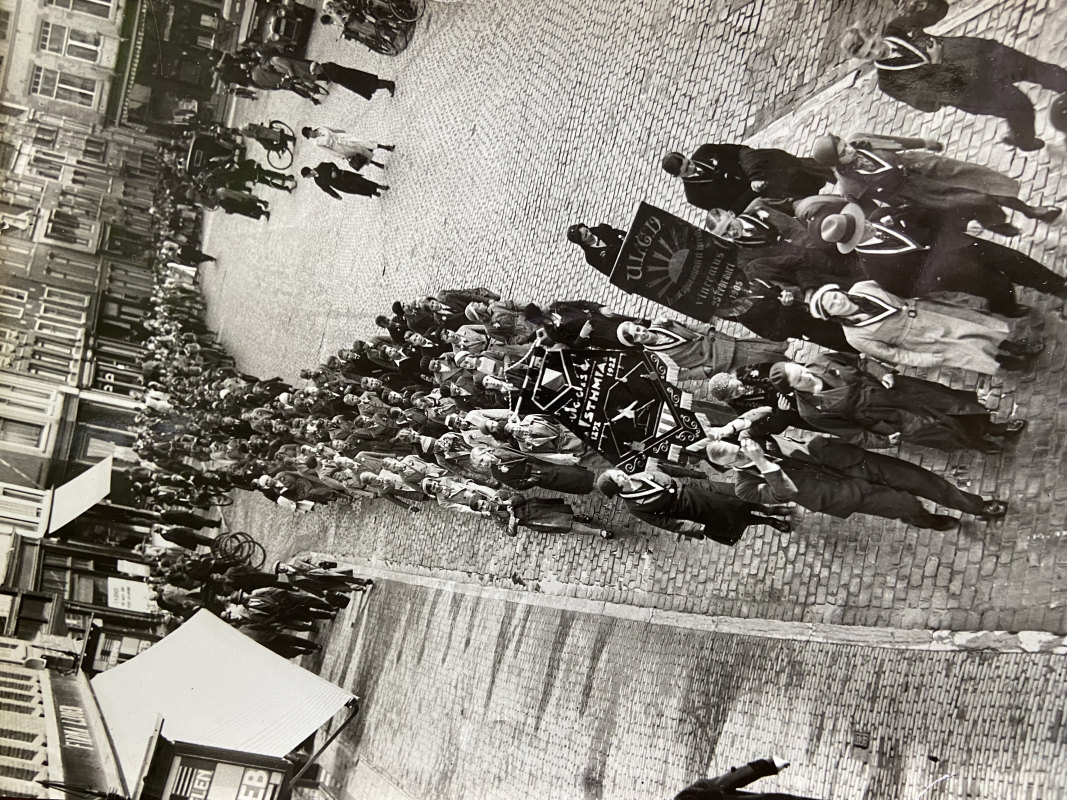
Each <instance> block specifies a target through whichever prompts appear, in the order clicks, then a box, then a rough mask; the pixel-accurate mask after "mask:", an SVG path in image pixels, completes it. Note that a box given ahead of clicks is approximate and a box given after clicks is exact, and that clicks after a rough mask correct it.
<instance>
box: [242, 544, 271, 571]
mask: <svg viewBox="0 0 1067 800" xmlns="http://www.w3.org/2000/svg"><path fill="white" fill-rule="evenodd" d="M266 560H267V550H266V548H264V547H263V545H261V544H260V543H259V542H252V551H251V552H250V553H249V555H248V557H247V558H246V559H245V563H246V564H248V566H250V567H252V569H259V568H260V567H262V566H263V562H265V561H266Z"/></svg>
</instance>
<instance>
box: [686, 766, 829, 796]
mask: <svg viewBox="0 0 1067 800" xmlns="http://www.w3.org/2000/svg"><path fill="white" fill-rule="evenodd" d="M788 766H789V762H788V761H786V760H785V759H783V758H778V757H777V756H775V757H773V758H761V759H759V760H757V761H750V762H749V763H747V764H745V765H744V766H743V767H734V768H733V769H731V770H730V771H729V772H727V773H726V774H725V775H720V776H718V777H717V778H701V779H700V780H698V781H696V782H695V783H691V784H690V785H689V786H687V787H685V788H684V789H682V791H680V792H678V794H676V795H675V796H674V800H730V798H744V800H815V798H813V797H800V796H799V795H795V794H785V793H783V792H746V791H742V790H741V787H742V786H748V785H749V784H750V783H752V782H753V781H757V780H759V779H760V778H768V777H770V776H771V775H777V774H778V773H779V772H781V771H782V770H783V769H785V768H786V767H788Z"/></svg>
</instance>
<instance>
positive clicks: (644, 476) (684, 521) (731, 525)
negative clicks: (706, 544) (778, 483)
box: [596, 464, 792, 546]
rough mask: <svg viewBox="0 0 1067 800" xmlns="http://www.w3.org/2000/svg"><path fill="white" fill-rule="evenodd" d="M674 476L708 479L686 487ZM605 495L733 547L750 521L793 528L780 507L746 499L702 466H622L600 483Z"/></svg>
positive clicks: (644, 515) (649, 517) (664, 524)
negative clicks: (633, 468) (626, 468)
mask: <svg viewBox="0 0 1067 800" xmlns="http://www.w3.org/2000/svg"><path fill="white" fill-rule="evenodd" d="M671 475H678V476H684V477H699V478H703V479H704V481H705V483H704V484H703V485H699V486H698V485H686V484H681V483H679V482H678V481H676V480H674V478H672V477H671ZM596 487H597V489H599V490H600V493H601V494H603V495H604V496H605V497H616V496H617V497H619V498H621V499H622V501H623V502H624V503H625V504H626V509H627V510H628V511H629V512H630V513H631V514H633V515H634V516H635V517H637V518H638V519H640V520H641V521H642V522H647V523H648V524H649V525H652V526H653V527H656V528H662V529H664V530H668V531H674V532H675V533H680V534H681V535H683V536H687V537H690V538H693V539H711V540H713V541H716V542H718V543H719V544H725V545H728V546H733V545H735V544H737V543H738V542H739V541H740V540H741V535H742V534H743V533H744V532H745V529H746V528H748V527H749V526H750V525H770V526H771V527H772V528H774V529H775V530H778V531H783V532H787V531H790V530H792V526H791V524H790V521H789V519H788V517H787V516H784V515H782V514H781V512H780V511H779V510H778V509H774V508H770V507H768V505H770V504H768V505H764V504H762V503H751V502H747V501H745V500H741V499H740V498H738V497H737V495H736V494H734V492H733V490H732V488H731V487H730V486H728V485H726V484H718V483H713V482H710V481H708V480H707V475H705V474H704V473H703V472H700V471H699V470H690V469H684V468H681V467H676V466H672V465H668V464H660V467H659V469H658V470H655V471H653V470H645V471H644V472H637V473H635V474H633V475H628V474H626V473H625V472H623V471H622V470H621V469H609V470H606V471H605V472H603V473H602V474H601V475H600V477H599V478H597V482H596Z"/></svg>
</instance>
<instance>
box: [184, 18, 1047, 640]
mask: <svg viewBox="0 0 1067 800" xmlns="http://www.w3.org/2000/svg"><path fill="white" fill-rule="evenodd" d="M430 5H431V6H432V8H431V9H430V11H429V13H428V15H427V18H426V20H425V21H424V23H422V24H421V28H420V30H419V32H418V35H417V37H416V39H415V42H414V43H413V45H412V46H411V48H410V49H409V51H408V52H406V53H405V54H403V55H402V56H401V57H399V58H396V59H387V58H383V57H378V56H374V55H371V54H366V53H363V52H362V51H361V50H360V49H359V48H358V47H357V46H355V45H351V44H348V43H335V42H332V41H327V40H326V38H325V34H324V33H323V32H321V31H316V33H315V34H314V36H313V40H312V46H311V52H312V53H313V54H314V56H315V57H316V58H319V59H321V60H330V59H333V60H336V61H338V62H341V63H346V64H355V65H357V66H363V67H365V68H369V69H372V70H375V71H378V72H380V73H381V74H382V75H383V76H388V77H393V76H395V77H396V79H397V82H398V85H399V93H398V96H397V98H396V99H394V100H389V99H386V98H381V99H375V100H373V101H372V102H370V103H366V102H364V101H362V100H359V99H352V96H351V95H349V96H344V95H343V92H344V90H342V89H337V90H335V91H334V93H333V95H331V97H329V98H328V99H327V101H326V102H325V103H324V104H323V105H322V106H320V107H318V108H310V107H307V105H306V104H304V103H303V101H300V100H298V99H296V98H295V97H294V96H292V95H290V96H286V97H282V96H271V97H265V98H264V99H262V100H260V101H257V102H256V103H242V104H241V105H240V107H239V109H238V114H237V118H238V121H239V122H243V121H246V120H253V119H254V120H266V119H271V118H276V117H277V118H282V119H285V120H287V121H289V122H290V123H291V124H292V125H293V126H294V127H297V128H298V127H299V126H300V125H302V124H313V123H325V124H329V125H333V126H335V127H345V128H348V129H352V130H358V131H361V132H364V133H366V135H367V136H368V137H371V138H378V139H379V140H381V141H383V142H386V143H395V144H396V145H397V150H396V152H395V154H393V156H392V158H391V159H390V161H389V166H388V169H387V170H386V173H385V174H386V176H387V178H385V180H386V181H387V182H388V183H389V184H390V185H392V187H393V188H392V189H391V190H390V191H389V192H388V193H387V194H386V196H385V197H384V198H383V199H382V200H380V201H369V200H363V199H352V200H347V201H344V202H338V201H334V200H332V199H330V198H328V197H326V196H325V195H323V194H322V193H320V192H319V191H318V190H317V189H316V188H315V187H314V186H310V185H302V186H301V187H300V188H299V189H298V190H297V191H296V192H295V193H294V194H293V195H291V196H285V195H282V194H281V193H278V192H271V193H270V197H271V200H272V204H273V218H272V219H271V221H270V223H269V224H268V223H256V222H252V221H249V220H245V219H241V218H233V217H230V218H213V219H212V220H211V222H210V224H209V233H208V237H207V242H208V249H209V250H211V251H213V252H216V253H217V254H219V255H220V263H219V265H218V267H216V268H214V269H212V270H211V271H210V274H209V275H208V277H207V278H206V281H205V283H206V286H207V290H208V294H209V299H210V313H211V317H212V320H213V322H214V323H215V324H216V326H217V327H218V328H219V329H220V330H221V332H222V334H223V339H224V340H225V341H226V343H227V345H228V346H230V347H231V348H232V349H233V350H234V352H235V353H236V354H237V356H238V359H239V362H240V364H241V365H242V367H244V368H245V369H247V370H249V371H252V372H255V373H257V374H260V375H264V376H269V375H274V374H281V375H284V376H286V377H289V378H294V377H295V376H296V374H297V371H298V369H299V368H300V367H303V366H308V365H311V364H313V363H317V362H318V361H319V360H321V359H322V358H323V357H324V356H325V355H326V354H328V353H329V352H331V351H333V350H335V349H336V348H337V347H339V346H342V345H344V344H346V343H347V342H349V341H350V340H351V339H352V338H353V337H354V336H356V335H366V334H369V333H371V330H372V325H371V320H372V318H373V316H374V315H375V314H377V313H379V312H380V311H383V310H384V309H386V308H387V307H388V305H389V303H390V302H391V301H392V300H393V299H395V298H396V297H408V296H412V295H414V294H416V293H419V292H422V291H425V290H427V289H433V288H440V287H444V286H454V285H469V284H480V285H487V286H491V287H494V288H496V289H497V290H498V291H500V292H501V293H502V294H505V295H511V296H515V297H517V298H520V299H530V300H537V301H547V300H550V299H553V298H566V297H587V298H596V299H600V300H602V301H604V302H608V303H609V304H612V305H616V306H618V307H621V308H625V309H628V310H631V311H637V312H642V313H645V312H650V313H657V312H658V309H653V308H649V305H648V304H647V303H644V302H643V301H641V300H639V299H635V298H631V297H625V296H621V295H620V293H619V292H618V291H617V290H615V289H614V288H613V287H611V286H609V285H608V283H607V281H606V279H604V277H603V276H601V275H600V274H599V273H596V272H595V271H594V270H591V269H589V268H587V267H585V265H584V264H581V263H580V259H579V258H577V257H576V255H575V253H576V250H575V249H574V248H573V246H571V245H568V244H567V243H566V242H565V241H564V240H563V230H564V229H565V227H566V226H567V224H569V223H571V222H574V221H578V220H585V221H587V222H590V223H595V222H600V221H602V220H605V221H610V222H614V223H617V224H619V225H620V226H625V224H626V221H627V220H628V218H629V214H630V213H631V210H632V209H633V207H634V205H635V203H636V202H637V201H638V200H640V199H648V200H649V201H650V202H653V203H656V204H658V205H661V206H662V207H664V208H667V209H670V210H673V211H675V212H676V213H679V214H680V215H682V216H685V217H687V218H689V219H692V220H694V221H696V220H697V219H698V215H697V214H696V213H694V211H693V210H691V209H687V208H686V207H685V205H684V203H683V202H682V200H681V196H680V192H679V191H678V190H677V189H676V187H675V186H674V185H673V184H672V182H671V180H670V179H669V178H667V177H666V176H665V175H664V174H663V173H662V172H661V171H660V170H659V167H658V160H659V156H660V155H661V154H662V153H663V152H664V151H665V150H667V149H672V148H675V147H677V148H680V149H688V148H692V147H694V146H695V145H697V144H699V143H700V142H702V141H732V140H737V139H740V138H741V137H745V136H750V135H754V136H755V137H756V138H757V140H761V141H771V142H775V143H781V144H783V145H786V146H788V147H790V148H792V149H793V150H794V151H801V152H802V151H804V150H805V149H806V147H807V143H808V142H809V141H810V139H811V137H812V136H813V135H814V134H815V133H818V132H822V131H823V130H825V129H833V130H838V131H839V132H843V133H848V132H852V131H857V130H879V129H880V130H886V131H889V132H895V133H902V134H916V133H920V132H929V133H932V134H936V135H938V136H940V137H941V138H942V139H943V140H944V141H945V142H946V144H947V148H946V149H947V153H948V154H949V155H953V156H960V157H967V158H972V159H974V160H976V161H979V162H982V163H988V164H990V165H993V166H996V167H998V168H1000V169H1002V170H1004V171H1006V172H1008V173H1009V174H1011V175H1013V176H1016V177H1020V178H1022V179H1023V180H1024V181H1026V182H1028V183H1029V184H1030V185H1031V195H1030V196H1031V198H1032V202H1035V203H1038V202H1041V203H1051V202H1055V203H1059V204H1062V203H1063V202H1064V200H1065V199H1067V183H1065V182H1064V178H1063V170H1062V165H1063V159H1064V155H1065V148H1064V143H1063V141H1062V137H1060V138H1057V137H1056V136H1054V135H1053V134H1054V132H1053V131H1051V130H1050V129H1049V128H1048V125H1047V123H1046V121H1045V119H1044V111H1045V109H1046V108H1047V104H1048V102H1049V99H1050V98H1049V96H1048V93H1043V92H1038V91H1036V89H1033V88H1031V91H1030V93H1031V95H1032V96H1033V97H1034V98H1035V99H1036V100H1037V101H1038V103H1039V133H1040V134H1041V135H1043V136H1044V137H1045V138H1046V139H1048V141H1049V142H1050V144H1049V147H1048V148H1047V149H1046V150H1044V151H1042V152H1040V153H1036V154H1024V153H1017V152H1014V151H1012V150H1010V149H1008V148H1006V147H1004V146H1003V145H1000V144H997V141H998V139H999V137H1000V135H1001V134H1002V133H1003V131H1001V130H999V129H998V126H997V123H996V121H995V120H993V119H991V118H984V117H983V118H975V117H968V116H965V115H961V114H956V113H952V112H942V113H939V114H937V115H927V116H920V115H917V114H915V113H913V112H911V111H910V110H909V109H907V108H906V107H905V106H902V105H899V104H896V103H893V102H892V101H888V100H884V99H882V98H880V97H879V96H877V95H874V94H870V93H868V92H865V91H863V90H862V88H860V87H851V86H846V85H844V84H842V83H835V81H838V79H840V78H842V77H843V76H846V74H847V73H846V70H845V69H844V66H843V65H841V64H840V63H839V59H838V57H837V56H836V53H835V48H834V39H835V38H836V36H835V34H836V31H837V30H839V29H840V28H841V27H842V26H843V25H844V24H845V23H847V22H848V21H849V20H850V19H851V18H852V17H853V16H855V15H856V9H857V8H862V9H867V8H868V4H866V3H854V4H849V3H843V2H834V3H830V2H818V3H804V2H789V0H766V2H751V3H742V2H729V3H725V2H720V3H699V4H697V3H692V2H689V3H668V2H636V1H634V0H631V1H630V2H607V1H606V0H586V2H583V3H563V2H557V1H553V2H544V3H492V2H477V3H474V4H463V5H447V6H441V5H437V4H434V3H431V4H430ZM886 7H887V4H886V3H879V4H870V9H871V10H870V14H871V15H872V16H878V15H880V14H884V13H885V10H886ZM942 27H943V28H944V29H945V30H947V31H952V32H955V33H958V32H967V33H979V34H982V35H992V36H996V37H997V38H1001V39H1003V40H1005V41H1009V42H1012V43H1014V44H1016V45H1017V46H1018V47H1020V48H1021V49H1024V50H1026V51H1027V52H1030V53H1033V54H1036V55H1040V56H1042V57H1044V58H1046V59H1048V60H1053V61H1058V62H1060V63H1067V52H1065V43H1067V30H1065V29H1067V12H1065V11H1064V7H1063V4H1062V2H1057V0H1036V1H1034V2H1024V1H1023V0H1005V1H1003V2H995V3H993V2H983V0H973V2H966V1H965V2H960V3H957V4H955V5H954V10H953V12H952V14H951V16H950V19H949V20H946V23H945V24H944V25H943V26H942ZM812 43H816V45H815V46H812ZM813 90H818V93H817V94H815V95H811V94H810V93H811V92H812V91H813ZM807 97H813V98H814V99H812V100H810V101H804V98H807ZM802 101H804V102H802ZM775 118H777V119H775ZM318 160H319V157H318V154H317V153H314V152H312V150H311V148H310V147H308V146H306V145H305V146H302V147H300V148H299V151H298V153H297V164H296V166H297V167H299V166H301V165H303V164H310V163H316V162H317V161H318ZM1023 228H1024V231H1025V233H1024V236H1023V237H1021V238H1020V239H1019V240H1018V241H1017V242H1015V243H1014V244H1015V246H1018V247H1021V248H1023V249H1027V250H1029V251H1030V252H1032V253H1033V254H1034V255H1035V256H1037V257H1039V258H1040V259H1041V260H1043V261H1044V262H1045V263H1047V264H1049V265H1050V266H1052V267H1053V268H1055V269H1057V270H1060V271H1062V270H1063V269H1065V266H1064V257H1065V256H1067V244H1065V243H1064V241H1063V230H1064V224H1063V223H1059V224H1057V225H1055V226H1045V225H1040V226H1034V225H1033V224H1031V223H1027V224H1024V225H1023ZM1024 300H1025V302H1027V303H1030V304H1032V305H1033V306H1034V307H1035V316H1040V315H1044V316H1045V317H1047V318H1048V319H1049V321H1048V323H1047V327H1046V329H1045V334H1046V335H1047V336H1048V343H1049V347H1048V350H1047V352H1046V353H1045V354H1044V355H1043V356H1042V358H1041V359H1040V361H1039V364H1038V369H1037V370H1036V371H1035V372H1034V373H1032V374H1030V375H1024V376H1021V377H1018V378H1014V377H1013V378H1011V379H1009V380H1008V381H1007V382H1005V383H1003V384H1001V383H1000V382H999V381H998V382H996V383H990V382H988V381H985V382H983V384H982V388H983V391H986V392H988V393H989V396H990V403H991V405H992V406H994V407H996V408H997V409H998V411H999V412H1000V413H1001V414H1002V415H1003V416H1006V415H1008V414H1009V413H1018V414H1020V415H1022V416H1024V417H1027V418H1029V419H1030V420H1031V421H1032V424H1031V427H1030V430H1029V431H1028V432H1027V433H1026V434H1025V435H1024V437H1023V438H1022V441H1021V443H1020V444H1019V446H1018V448H1017V449H1016V450H1015V451H1014V452H1012V453H1007V454H1004V455H1001V456H992V457H989V456H977V455H972V454H956V455H951V456H944V455H938V454H934V453H932V452H929V451H927V452H920V451H917V450H908V451H905V452H904V455H905V456H906V457H907V458H909V459H911V460H914V461H918V462H921V463H923V464H924V465H925V466H928V467H930V468H932V469H935V470H937V471H940V472H943V473H944V474H945V475H947V476H948V477H950V478H953V479H955V480H957V481H959V482H960V483H961V484H963V485H964V486H965V487H966V488H969V489H971V490H972V491H980V492H983V493H996V494H997V495H998V496H1001V497H1005V498H1009V499H1010V500H1011V504H1012V509H1011V512H1010V514H1009V516H1008V517H1007V519H1006V520H1004V521H1003V522H1002V523H999V524H996V525H985V524H981V523H975V522H974V521H973V520H967V521H965V522H964V525H963V527H962V529H961V531H960V532H958V533H949V534H944V533H938V532H932V531H918V530H915V529H912V528H907V527H905V526H903V525H901V524H899V523H893V522H885V521H881V520H874V519H871V518H859V517H857V518H854V519H853V520H850V521H847V522H842V521H838V520H833V519H830V518H827V517H821V516H819V515H813V514H802V515H801V516H800V517H799V518H798V520H799V521H798V524H797V526H796V530H795V531H794V532H793V533H791V534H779V533H774V532H768V531H764V530H763V529H760V530H759V531H754V532H750V533H749V535H748V536H747V537H746V539H745V540H744V541H743V542H742V543H741V544H739V545H738V546H737V547H735V548H733V549H729V548H725V547H722V546H720V545H717V544H714V543H711V542H700V543H692V542H688V541H682V542H675V541H674V540H673V537H672V536H670V535H668V534H665V533H653V532H651V531H650V530H649V529H648V528H647V527H644V526H641V525H636V526H635V525H632V524H631V523H630V522H629V521H627V520H626V519H625V518H624V517H622V516H620V515H619V514H618V513H617V509H615V507H614V506H613V505H611V504H609V505H607V506H604V507H599V506H597V505H594V504H591V501H583V510H587V511H591V512H593V513H596V514H598V515H599V516H601V518H603V519H604V520H605V521H608V522H609V523H610V524H612V525H613V526H614V527H618V528H620V529H622V530H623V535H621V536H620V537H619V538H618V539H616V540H614V541H611V542H605V541H600V540H597V541H589V540H588V539H583V538H580V537H552V536H547V535H540V534H531V533H525V534H523V535H522V536H520V537H518V538H517V539H508V538H506V537H502V536H501V535H500V534H499V533H498V532H497V531H496V530H495V529H491V528H489V527H487V526H484V525H482V524H479V523H476V522H474V523H472V522H471V521H469V520H466V519H459V518H457V517H455V516H451V515H447V514H444V513H438V512H437V511H436V509H428V510H426V511H424V512H423V513H422V514H420V515H418V516H417V517H412V516H410V515H406V514H404V513H402V512H398V511H396V510H395V509H394V508H393V507H392V506H390V505H387V504H358V503H357V504H355V505H351V506H349V505H338V506H336V507H332V508H328V509H325V510H322V511H315V512H314V513H312V514H309V515H307V516H304V517H295V516H292V515H290V514H289V513H288V512H284V511H280V510H278V509H277V508H276V507H274V506H271V505H270V504H268V503H266V502H265V501H264V500H262V499H261V498H258V497H246V498H242V499H241V500H240V501H239V502H238V504H237V506H236V507H235V508H234V509H233V511H232V512H230V513H229V514H228V516H229V517H230V518H231V521H232V522H233V523H234V524H235V525H238V526H240V527H244V528H247V529H248V530H251V531H254V532H256V533H257V534H260V535H264V536H266V537H267V538H270V539H271V546H272V549H273V550H275V551H276V552H278V553H282V552H288V551H291V550H293V549H295V548H315V549H321V550H330V551H332V552H336V553H339V554H342V555H344V556H346V557H349V558H351V559H352V560H355V561H360V562H363V563H373V564H379V565H386V566H388V567H390V568H391V569H395V570H398V571H402V572H405V571H406V572H413V573H420V574H427V575H438V576H442V577H448V578H455V579H458V580H464V581H468V582H473V583H482V584H487V585H495V586H509V587H515V588H525V589H529V590H531V591H540V592H543V593H548V594H558V595H570V596H577V597H589V598H594V599H603V600H611V601H614V602H621V603H629V604H634V605H641V606H652V607H656V608H663V609H672V610H678V611H689V612H696V613H703V614H720V615H725V616H735V617H752V618H764V619H780V620H804V621H826V622H837V623H844V624H863V625H883V626H893V627H898V628H950V629H957V630H964V629H989V630H994V629H1009V630H1025V629H1033V630H1047V631H1055V632H1064V631H1067V582H1065V580H1064V574H1065V572H1067V504H1065V503H1064V500H1065V499H1067V484H1065V480H1064V477H1063V473H1064V471H1063V469H1062V465H1063V463H1064V431H1067V394H1065V393H1064V391H1063V374H1064V370H1063V367H1064V362H1065V358H1067V356H1065V353H1067V348H1065V347H1064V341H1065V340H1064V327H1063V324H1062V323H1061V322H1060V321H1059V320H1058V318H1057V317H1056V315H1055V314H1051V315H1048V314H1047V313H1045V312H1048V311H1049V310H1050V303H1049V302H1048V300H1047V299H1046V298H1043V297H1038V296H1036V295H1034V294H1033V293H1032V292H1025V293H1024ZM942 377H944V378H946V379H951V380H958V379H960V378H961V376H959V375H945V376H942ZM970 377H971V379H972V380H973V376H970ZM627 526H628V527H627Z"/></svg>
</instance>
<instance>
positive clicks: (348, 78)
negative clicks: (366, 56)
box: [321, 61, 388, 100]
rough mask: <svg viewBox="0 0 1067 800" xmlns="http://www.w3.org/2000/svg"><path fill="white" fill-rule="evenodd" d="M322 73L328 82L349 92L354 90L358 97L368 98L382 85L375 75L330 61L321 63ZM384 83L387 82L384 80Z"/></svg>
mask: <svg viewBox="0 0 1067 800" xmlns="http://www.w3.org/2000/svg"><path fill="white" fill-rule="evenodd" d="M321 66H322V75H323V77H324V78H326V80H327V81H329V82H330V83H336V84H338V85H339V86H343V87H345V88H346V89H348V90H349V91H350V92H355V93H356V94H358V95H359V96H360V97H364V98H366V99H367V100H370V99H371V97H373V96H374V93H375V92H376V91H378V89H380V88H381V87H382V81H381V80H380V79H379V78H378V76H377V75H374V74H372V73H370V72H363V70H359V69H352V68H351V67H342V66H341V65H340V64H335V63H333V62H332V61H324V62H323V63H322V65H321ZM386 83H388V82H387V81H386Z"/></svg>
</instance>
